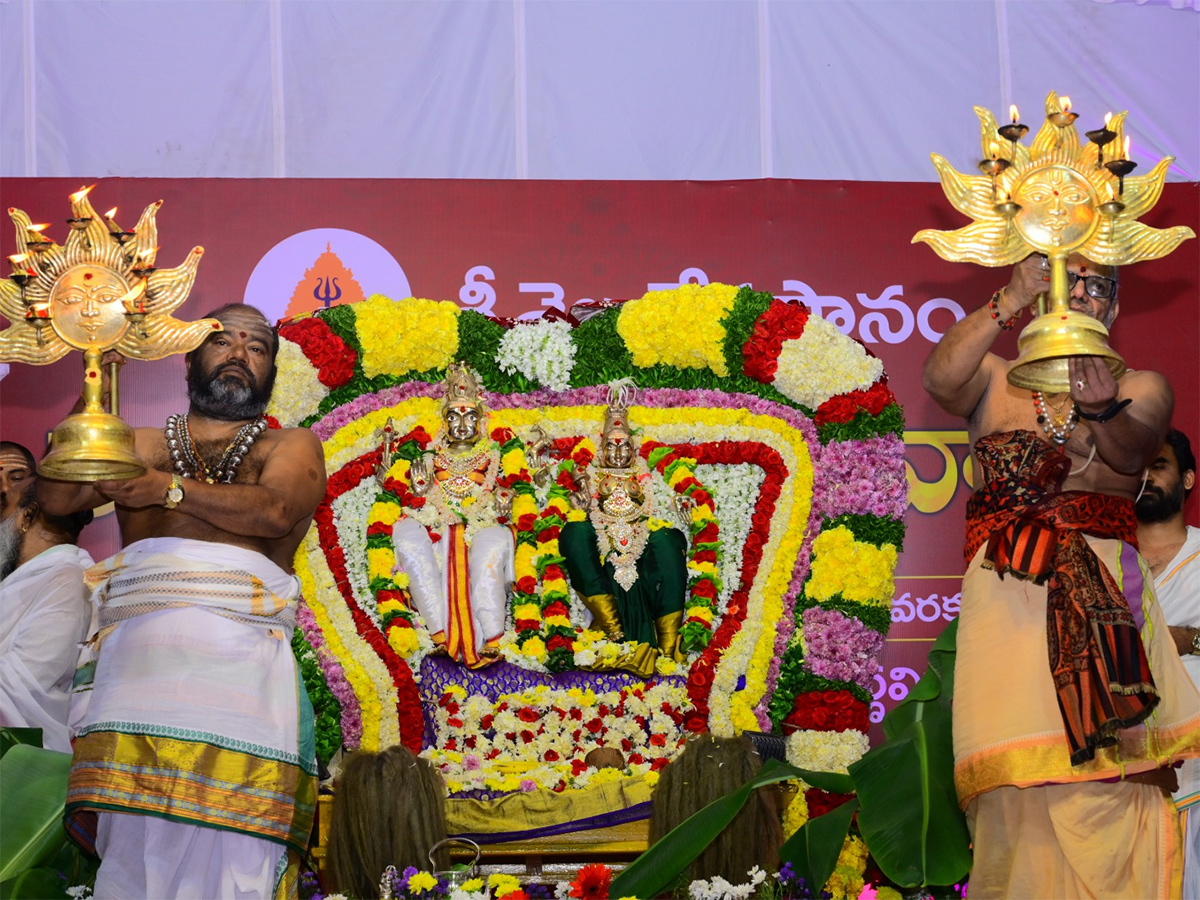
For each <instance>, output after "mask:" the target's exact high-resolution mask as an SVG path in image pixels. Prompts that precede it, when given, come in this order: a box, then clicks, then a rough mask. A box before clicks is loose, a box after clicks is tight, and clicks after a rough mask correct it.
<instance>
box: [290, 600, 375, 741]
mask: <svg viewBox="0 0 1200 900" xmlns="http://www.w3.org/2000/svg"><path fill="white" fill-rule="evenodd" d="M296 624H297V625H299V626H300V629H301V630H302V631H303V632H304V637H305V639H306V640H307V641H308V645H309V646H310V647H312V649H313V653H315V654H316V655H317V663H318V664H319V665H320V666H321V671H322V672H323V673H324V675H325V683H326V684H328V685H329V690H330V691H332V692H333V696H335V697H337V701H338V703H340V704H341V706H342V743H343V744H345V745H346V746H347V747H349V748H351V749H355V748H357V747H358V745H359V744H360V743H362V709H361V708H360V707H359V705H358V697H356V696H355V695H354V688H353V686H351V684H350V682H349V681H348V680H347V679H346V673H345V672H343V671H342V664H341V663H340V662H338V659H337V657H336V656H334V655H333V654H332V653H331V652H330V651H329V648H328V647H326V646H325V637H324V636H323V635H322V634H321V629H320V626H318V625H317V619H316V617H315V616H314V615H313V613H312V610H311V609H309V608H308V604H307V603H305V602H304V600H303V598H302V599H301V600H300V602H299V603H298V604H297V606H296Z"/></svg>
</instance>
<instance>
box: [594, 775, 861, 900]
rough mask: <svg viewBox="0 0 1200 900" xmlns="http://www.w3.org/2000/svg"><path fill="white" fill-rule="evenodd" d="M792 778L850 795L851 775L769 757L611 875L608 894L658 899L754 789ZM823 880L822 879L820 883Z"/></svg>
mask: <svg viewBox="0 0 1200 900" xmlns="http://www.w3.org/2000/svg"><path fill="white" fill-rule="evenodd" d="M792 778H802V779H804V780H805V781H807V782H808V783H809V784H811V785H814V786H816V787H819V788H821V789H822V790H826V791H829V792H830V793H835V794H848V793H851V792H852V791H853V790H854V785H853V783H852V782H851V780H850V776H849V775H842V774H840V773H837V772H810V771H808V770H807V769H798V768H796V767H795V766H789V765H788V764H787V763H784V762H780V761H779V760H777V759H771V760H767V762H766V763H765V764H764V765H763V767H762V768H761V769H759V771H758V774H757V775H755V776H754V777H753V778H751V779H750V780H749V781H747V782H746V783H745V784H743V785H742V786H741V787H740V788H737V789H736V790H734V791H731V792H730V793H728V794H726V795H725V796H724V797H721V798H720V799H718V800H714V801H713V802H712V803H710V804H709V805H708V806H706V807H704V808H703V809H701V810H700V811H698V812H696V813H694V814H693V815H691V816H690V817H688V818H687V819H686V820H684V821H683V822H682V823H681V824H679V825H678V826H676V827H675V828H673V829H672V830H671V831H669V832H668V833H667V834H665V835H664V836H663V837H662V839H661V840H659V841H658V842H657V843H655V844H654V846H652V847H650V848H649V849H648V850H647V851H646V852H645V853H643V854H642V855H641V856H639V857H638V858H637V859H635V860H634V861H633V862H632V863H631V864H630V865H629V866H628V867H627V868H626V869H625V871H623V872H622V873H621V874H620V875H618V876H617V877H616V878H614V879H613V882H612V885H611V887H610V888H609V895H610V896H613V897H643V898H645V897H657V896H658V895H659V894H661V893H662V892H663V891H665V890H666V889H667V888H669V887H670V886H671V885H672V884H674V883H675V881H676V880H677V879H678V878H679V876H680V875H681V874H682V873H683V871H684V870H685V869H686V868H687V867H688V866H690V865H691V864H692V861H693V860H694V859H695V858H696V857H697V856H699V855H700V854H701V853H702V852H704V848H705V847H707V846H708V845H709V844H711V843H712V842H713V840H714V839H715V838H716V837H717V835H718V834H720V833H721V832H722V831H723V830H724V829H725V828H726V826H728V825H729V823H730V822H732V821H733V820H734V818H735V817H736V816H737V814H738V813H739V812H741V809H742V807H743V806H745V805H746V801H747V800H749V799H750V795H751V794H752V793H753V792H754V790H755V789H756V788H760V787H762V786H763V785H767V784H774V783H775V782H777V781H787V780H789V779H792ZM845 835H846V830H845V828H843V829H842V837H843V839H844V838H845ZM822 846H823V845H822ZM841 848H842V843H841V841H839V842H838V845H837V849H836V850H835V851H834V853H833V862H832V863H830V865H829V871H830V872H832V871H833V867H834V865H836V864H837V854H838V852H839V851H840V850H841ZM825 877H826V878H828V877H829V876H828V875H826V876H825ZM824 883H825V881H824V880H822V882H821V884H824Z"/></svg>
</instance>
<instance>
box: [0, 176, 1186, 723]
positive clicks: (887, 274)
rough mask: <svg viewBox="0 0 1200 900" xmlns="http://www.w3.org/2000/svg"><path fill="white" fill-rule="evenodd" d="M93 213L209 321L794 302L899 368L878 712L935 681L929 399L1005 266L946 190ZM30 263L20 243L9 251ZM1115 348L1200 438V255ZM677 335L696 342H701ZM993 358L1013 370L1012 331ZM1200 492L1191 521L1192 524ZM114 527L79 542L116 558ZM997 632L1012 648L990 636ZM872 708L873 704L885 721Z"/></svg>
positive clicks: (71, 391) (451, 184)
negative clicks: (905, 486) (136, 232)
mask: <svg viewBox="0 0 1200 900" xmlns="http://www.w3.org/2000/svg"><path fill="white" fill-rule="evenodd" d="M79 186H80V185H79V182H78V181H75V180H72V181H67V180H64V179H35V178H31V179H5V180H4V181H3V182H2V183H0V192H2V197H3V204H4V205H5V206H6V207H17V208H19V209H23V210H25V211H26V212H28V213H29V214H30V216H31V217H32V218H33V221H34V222H50V223H51V226H50V228H49V230H48V231H47V233H48V234H49V235H50V236H51V237H53V238H55V239H56V240H58V241H59V242H60V243H61V242H62V241H63V240H64V239H65V231H66V228H67V226H66V225H65V224H64V223H63V219H65V218H67V216H69V215H70V206H69V204H68V201H67V195H68V193H70V192H71V191H74V190H76V189H78V188H79ZM1198 198H1200V186H1198V185H1196V184H1171V185H1168V186H1167V188H1166V190H1165V192H1164V194H1163V198H1162V200H1161V201H1160V202H1159V204H1158V206H1157V208H1156V209H1154V210H1153V211H1152V212H1151V213H1150V214H1149V215H1148V216H1147V217H1146V219H1145V221H1146V222H1147V223H1148V224H1151V225H1155V226H1158V227H1163V226H1166V225H1190V226H1191V227H1192V228H1193V229H1195V230H1197V231H1200V203H1198ZM91 199H92V201H93V205H94V206H95V208H96V209H108V208H109V207H111V206H117V207H118V209H119V212H118V214H117V220H118V221H119V222H121V223H122V224H125V225H126V227H129V226H131V225H132V223H133V222H135V221H136V219H137V216H138V214H139V213H140V212H141V210H142V209H143V208H144V207H145V206H147V205H148V204H150V203H152V202H153V201H155V200H159V199H161V200H163V201H164V203H163V206H162V209H161V210H160V211H159V213H158V225H159V240H160V242H161V249H160V251H159V254H158V265H159V266H167V267H169V266H175V265H179V264H180V263H182V261H183V259H184V257H185V255H186V254H187V252H188V251H189V250H190V249H191V248H192V246H193V245H196V244H200V245H203V246H204V247H205V250H206V253H205V256H204V259H203V261H202V263H201V265H200V271H199V276H198V278H197V280H196V286H195V288H194V289H193V291H192V294H191V297H190V299H189V300H188V301H187V303H186V304H185V305H184V306H183V308H182V309H181V310H180V312H179V313H177V315H178V316H179V317H180V318H184V319H195V318H199V317H200V316H202V315H203V314H204V313H205V312H206V311H208V310H210V309H212V308H214V307H217V306H219V305H221V304H223V303H226V302H229V301H238V300H245V301H246V302H248V303H253V304H255V305H256V306H258V307H259V308H261V309H262V310H263V311H264V312H265V313H266V314H267V315H268V317H271V318H280V317H282V316H284V315H287V314H292V313H295V312H300V311H302V310H305V309H313V308H316V307H319V306H322V305H326V304H328V303H335V302H340V303H344V302H353V301H356V300H361V299H363V298H365V297H368V296H370V295H372V294H375V293H382V294H385V295H387V296H390V297H393V298H395V299H400V298H401V297H403V296H406V295H412V296H416V297H426V298H431V299H438V300H455V301H457V302H459V303H460V304H461V305H463V306H466V307H470V308H474V309H477V310H479V311H481V312H490V313H491V314H493V315H498V316H517V315H521V314H523V313H531V312H536V311H538V310H541V309H544V308H547V307H551V306H553V307H557V308H560V309H562V308H570V306H571V305H572V304H574V303H576V302H578V301H580V300H583V299H591V300H599V299H602V298H606V297H607V298H630V297H639V296H641V295H642V294H643V293H645V292H646V290H648V289H650V288H657V287H663V286H670V285H675V284H678V283H680V282H686V281H689V280H692V281H721V282H725V283H729V284H743V283H748V284H751V285H753V287H754V288H755V289H756V290H765V291H771V292H773V293H775V294H776V295H777V296H781V297H796V298H799V299H800V300H802V301H803V302H804V303H806V304H807V305H809V306H810V307H812V308H814V309H815V310H817V311H818V312H820V313H821V314H822V315H824V316H825V317H826V318H827V319H829V320H830V321H832V322H833V323H834V324H836V325H837V326H838V327H839V328H841V330H842V331H844V332H846V333H848V334H851V335H853V336H854V337H857V338H859V339H860V340H862V341H863V342H864V343H865V344H866V345H867V346H868V347H870V349H871V350H872V351H873V352H874V353H875V354H877V355H878V356H879V357H880V358H881V359H882V360H883V362H884V365H885V367H886V370H887V372H888V374H889V375H890V377H891V386H892V388H893V390H894V391H895V393H896V396H897V397H898V398H899V400H900V402H901V404H903V406H904V408H905V414H906V418H907V423H908V424H907V431H906V436H905V439H906V442H907V444H908V446H909V454H908V461H909V465H910V484H911V487H912V494H911V505H910V514H909V516H908V536H907V538H906V540H905V546H904V553H903V554H902V556H901V559H900V566H899V569H898V572H897V575H898V577H897V590H896V598H895V608H894V611H893V621H894V622H895V625H894V627H893V629H892V632H891V635H890V636H889V639H888V645H887V649H886V651H885V656H884V660H883V671H882V672H881V673H880V676H879V678H878V694H879V696H878V699H879V700H880V701H882V703H883V705H884V706H886V707H888V708H890V707H891V706H892V705H894V703H895V702H896V701H897V700H899V699H901V698H902V697H903V696H904V695H905V694H906V693H907V691H908V689H909V688H910V687H911V686H912V685H913V684H914V683H915V682H916V679H917V677H918V676H919V674H920V672H921V671H923V669H924V663H925V654H926V652H927V649H928V645H929V642H930V641H931V640H932V639H933V637H934V636H936V634H937V633H938V632H939V631H940V629H941V628H942V626H943V625H944V624H945V623H946V622H947V621H949V620H950V619H951V618H953V617H954V616H955V615H956V613H957V604H958V591H959V576H960V574H961V572H962V569H963V565H964V564H963V560H962V554H961V547H962V535H963V506H964V503H965V500H966V497H967V495H968V493H969V487H968V479H969V477H970V463H969V458H968V448H967V445H966V432H965V431H964V430H963V426H962V422H961V421H960V420H957V419H955V418H953V417H951V416H948V415H946V414H945V413H943V412H942V411H941V410H940V409H939V408H938V407H937V406H935V405H934V404H933V403H932V402H931V401H930V400H929V398H928V397H927V396H926V395H925V392H924V391H923V390H922V388H921V366H922V364H923V363H924V360H925V357H926V356H927V355H928V353H929V350H930V348H931V347H932V346H933V344H934V343H935V342H936V341H937V340H938V338H939V337H940V335H941V334H942V332H944V331H945V329H946V328H947V327H948V326H949V325H950V324H951V323H952V322H953V321H954V318H955V316H956V315H960V314H961V313H962V311H964V310H965V311H970V310H972V309H974V308H975V307H977V306H978V305H980V304H981V303H983V302H984V301H985V299H986V298H987V297H989V296H990V295H991V293H992V291H994V290H995V289H996V288H998V287H999V286H1000V285H1002V284H1004V283H1005V282H1006V281H1007V277H1008V274H1007V271H1006V270H997V271H990V270H988V269H985V268H982V267H979V266H974V265H963V264H955V263H948V262H945V261H943V260H941V259H939V258H938V257H937V256H936V255H935V254H934V253H933V251H932V250H930V249H929V248H928V247H927V246H925V245H920V244H918V245H913V244H912V243H911V238H912V235H913V234H914V233H916V232H917V231H918V230H919V229H921V228H930V227H932V228H957V227H960V226H961V225H963V224H966V223H965V221H964V220H963V219H961V218H960V217H959V216H958V215H957V214H956V213H955V212H954V211H953V210H952V209H951V207H950V205H949V203H948V202H947V201H946V200H945V198H944V196H943V194H942V191H941V188H940V187H939V186H938V185H936V184H890V183H889V184H872V183H862V182H804V181H783V180H770V181H739V182H592V181H588V182H538V181H466V180H444V181H443V180H435V181H376V180H354V181H343V180H320V179H314V180H290V179H289V180H262V181H259V180H233V179H122V178H116V179H108V180H105V181H102V182H100V184H99V185H98V186H97V188H96V189H95V191H94V192H93V194H92V196H91ZM0 249H2V250H3V253H4V254H5V255H8V254H11V253H14V252H15V241H14V238H13V234H12V232H11V231H10V230H6V231H5V233H4V234H3V237H2V238H0ZM1121 291H1122V293H1121V299H1122V304H1121V315H1120V319H1119V320H1118V322H1117V323H1116V326H1115V328H1114V333H1113V345H1114V346H1115V347H1116V349H1117V350H1119V351H1120V352H1121V353H1122V354H1123V355H1124V357H1125V359H1126V361H1127V362H1128V363H1129V365H1130V366H1131V367H1132V368H1153V369H1157V370H1158V371H1160V372H1162V373H1163V374H1165V375H1166V376H1167V378H1168V379H1169V380H1170V382H1171V384H1172V385H1173V387H1174V389H1175V396H1176V405H1175V424H1176V425H1177V426H1178V427H1180V428H1182V429H1183V430H1184V431H1185V432H1187V433H1188V434H1189V435H1190V436H1191V437H1192V439H1193V441H1196V440H1197V439H1198V438H1200V361H1198V359H1200V353H1198V348H1200V302H1198V298H1200V242H1197V241H1194V240H1193V241H1188V242H1186V243H1185V244H1184V245H1183V246H1182V247H1181V248H1180V249H1179V250H1177V251H1176V252H1175V253H1173V254H1171V255H1170V256H1168V257H1166V258H1165V259H1162V260H1156V261H1154V262H1147V263H1142V264H1139V265H1137V266H1136V267H1134V268H1133V269H1132V270H1131V271H1130V272H1128V273H1127V274H1126V276H1125V278H1124V279H1123V282H1122V288H1121ZM679 337H680V340H687V334H686V332H683V333H681V334H680V336H679ZM996 350H997V352H1000V353H1002V354H1004V355H1015V352H1016V333H1015V332H1014V333H1012V334H1007V335H1005V336H1004V337H1003V338H1002V339H1001V340H1000V341H999V342H998V343H997V346H996ZM80 370H81V363H80V357H79V355H78V354H72V355H71V356H70V357H68V358H67V359H64V360H62V361H60V362H58V363H55V364H54V365H52V366H49V367H43V368H35V367H31V366H26V365H21V364H15V365H13V366H12V369H11V371H10V372H9V374H8V375H7V376H6V377H5V378H4V379H3V381H0V417H2V418H0V436H3V437H4V438H5V439H10V440H17V441H20V442H21V443H23V444H26V445H27V446H30V447H34V448H36V447H40V445H41V443H42V441H43V440H44V439H45V436H46V434H47V432H48V431H49V430H50V429H51V428H53V427H54V425H55V424H56V423H57V422H58V421H59V420H61V419H62V418H63V416H64V415H66V413H67V412H68V410H69V409H70V407H71V405H72V403H73V402H74V401H75V399H76V397H77V396H78V394H79V390H80V386H81V374H80ZM121 395H122V414H123V416H124V417H125V418H126V419H127V420H128V421H129V422H130V423H131V424H133V425H135V426H159V425H161V424H162V423H163V422H164V421H165V419H166V417H167V416H168V415H169V414H170V413H172V412H175V411H178V410H180V409H182V408H183V406H184V405H185V403H186V399H185V391H184V383H183V365H182V360H181V359H180V358H179V357H176V358H172V359H168V360H163V361H160V362H156V363H131V364H129V365H128V366H126V367H125V370H124V372H123V374H122V392H121ZM1196 508H1197V501H1196V499H1195V497H1193V498H1192V501H1191V505H1190V507H1189V516H1188V518H1189V521H1190V522H1193V523H1196V522H1197V515H1196ZM116 541H117V537H116V532H115V528H114V527H113V525H112V517H111V516H107V517H103V518H101V519H100V520H98V522H97V524H95V525H93V526H91V528H90V529H89V531H88V532H87V533H85V545H86V546H88V548H89V549H91V550H92V551H93V553H94V554H96V555H97V557H99V555H103V554H107V553H108V552H110V551H112V550H113V549H115V548H116ZM997 637H998V639H1002V636H997ZM876 710H878V708H876Z"/></svg>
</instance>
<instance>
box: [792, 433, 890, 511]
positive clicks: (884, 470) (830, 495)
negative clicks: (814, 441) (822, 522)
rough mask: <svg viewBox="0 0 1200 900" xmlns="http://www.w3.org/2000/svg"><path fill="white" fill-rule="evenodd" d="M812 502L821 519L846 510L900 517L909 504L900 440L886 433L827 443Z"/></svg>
mask: <svg viewBox="0 0 1200 900" xmlns="http://www.w3.org/2000/svg"><path fill="white" fill-rule="evenodd" d="M813 504H814V506H817V507H819V508H820V518H821V519H825V518H829V517H832V516H838V515H843V514H845V513H855V514H859V515H873V516H880V517H891V518H895V519H903V518H904V512H905V510H906V509H907V507H908V481H907V477H906V475H905V472H904V441H903V439H901V438H900V437H899V435H894V434H889V435H884V436H882V437H873V438H868V439H867V440H863V441H847V442H845V443H829V444H826V445H825V447H824V448H823V449H822V451H821V465H820V466H818V467H816V469H815V473H814V484H813Z"/></svg>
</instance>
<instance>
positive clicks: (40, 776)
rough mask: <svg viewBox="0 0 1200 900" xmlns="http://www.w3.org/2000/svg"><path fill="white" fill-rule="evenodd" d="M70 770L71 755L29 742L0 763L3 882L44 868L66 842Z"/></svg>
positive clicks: (0, 875) (0, 869)
mask: <svg viewBox="0 0 1200 900" xmlns="http://www.w3.org/2000/svg"><path fill="white" fill-rule="evenodd" d="M70 771H71V755H70V754H69V753H58V752H56V751H54V750H43V749H42V748H40V747H31V746H28V745H27V744H17V745H16V746H14V747H11V748H10V749H9V750H8V752H7V753H5V754H4V758H3V759H0V797H3V798H4V801H3V802H4V812H3V815H0V882H6V881H9V880H11V879H15V878H16V877H17V876H18V875H20V874H21V873H22V872H24V871H25V870H26V869H32V868H34V867H36V866H38V865H39V864H40V863H42V862H43V861H44V860H46V859H47V858H49V857H50V856H51V855H52V854H54V853H56V852H57V851H58V850H59V848H60V847H61V846H62V844H63V842H64V841H65V840H66V836H65V833H64V831H63V826H62V817H63V807H64V805H65V803H66V799H67V775H68V774H69V773H70Z"/></svg>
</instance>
